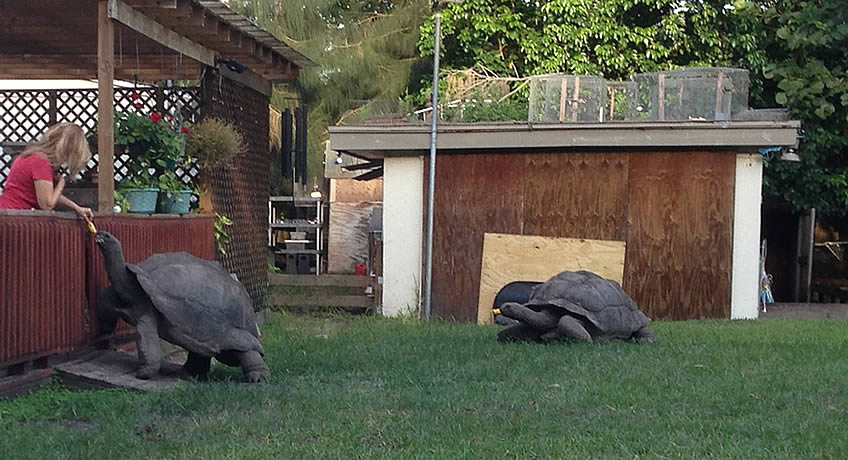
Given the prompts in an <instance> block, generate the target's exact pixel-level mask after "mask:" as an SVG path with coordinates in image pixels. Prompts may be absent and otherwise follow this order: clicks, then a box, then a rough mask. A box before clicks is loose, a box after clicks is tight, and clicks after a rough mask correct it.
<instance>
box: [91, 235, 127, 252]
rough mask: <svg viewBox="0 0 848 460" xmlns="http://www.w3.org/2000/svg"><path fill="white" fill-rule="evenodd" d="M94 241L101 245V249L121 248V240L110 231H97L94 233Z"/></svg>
mask: <svg viewBox="0 0 848 460" xmlns="http://www.w3.org/2000/svg"><path fill="white" fill-rule="evenodd" d="M94 242H95V243H97V245H98V246H100V250H103V251H105V250H115V249H118V250H120V249H121V242H120V241H118V239H117V238H115V237H114V235H112V234H111V233H109V232H97V234H95V235H94Z"/></svg>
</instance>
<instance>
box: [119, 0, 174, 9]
mask: <svg viewBox="0 0 848 460" xmlns="http://www.w3.org/2000/svg"><path fill="white" fill-rule="evenodd" d="M124 3H126V4H127V6H130V7H132V8H166V9H174V8H176V7H177V0H124Z"/></svg>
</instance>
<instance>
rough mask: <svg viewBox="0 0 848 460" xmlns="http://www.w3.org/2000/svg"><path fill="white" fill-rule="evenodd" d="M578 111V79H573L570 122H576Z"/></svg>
mask: <svg viewBox="0 0 848 460" xmlns="http://www.w3.org/2000/svg"><path fill="white" fill-rule="evenodd" d="M579 111H580V77H574V97H573V98H572V99H571V121H577V113H578V112H579Z"/></svg>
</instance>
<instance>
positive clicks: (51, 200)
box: [35, 177, 65, 211]
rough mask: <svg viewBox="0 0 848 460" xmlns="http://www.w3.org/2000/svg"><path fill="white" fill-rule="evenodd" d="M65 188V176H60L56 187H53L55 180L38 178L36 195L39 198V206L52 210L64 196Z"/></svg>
mask: <svg viewBox="0 0 848 460" xmlns="http://www.w3.org/2000/svg"><path fill="white" fill-rule="evenodd" d="M64 189H65V178H64V177H60V178H59V182H57V183H56V187H53V182H51V181H49V180H41V179H37V180H36V181H35V196H36V197H37V198H38V207H39V208H41V209H43V210H45V211H51V210H52V209H53V208H55V207H56V204H58V203H59V198H61V197H62V190H64Z"/></svg>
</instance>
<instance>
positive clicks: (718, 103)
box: [714, 71, 730, 120]
mask: <svg viewBox="0 0 848 460" xmlns="http://www.w3.org/2000/svg"><path fill="white" fill-rule="evenodd" d="M723 96H724V72H721V71H720V72H719V73H718V78H717V79H716V97H715V117H714V118H715V119H719V114H720V113H723V112H722V108H723V107H722V97H723ZM727 115H728V117H727V119H728V120H729V119H730V114H729V113H728V114H727Z"/></svg>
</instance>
